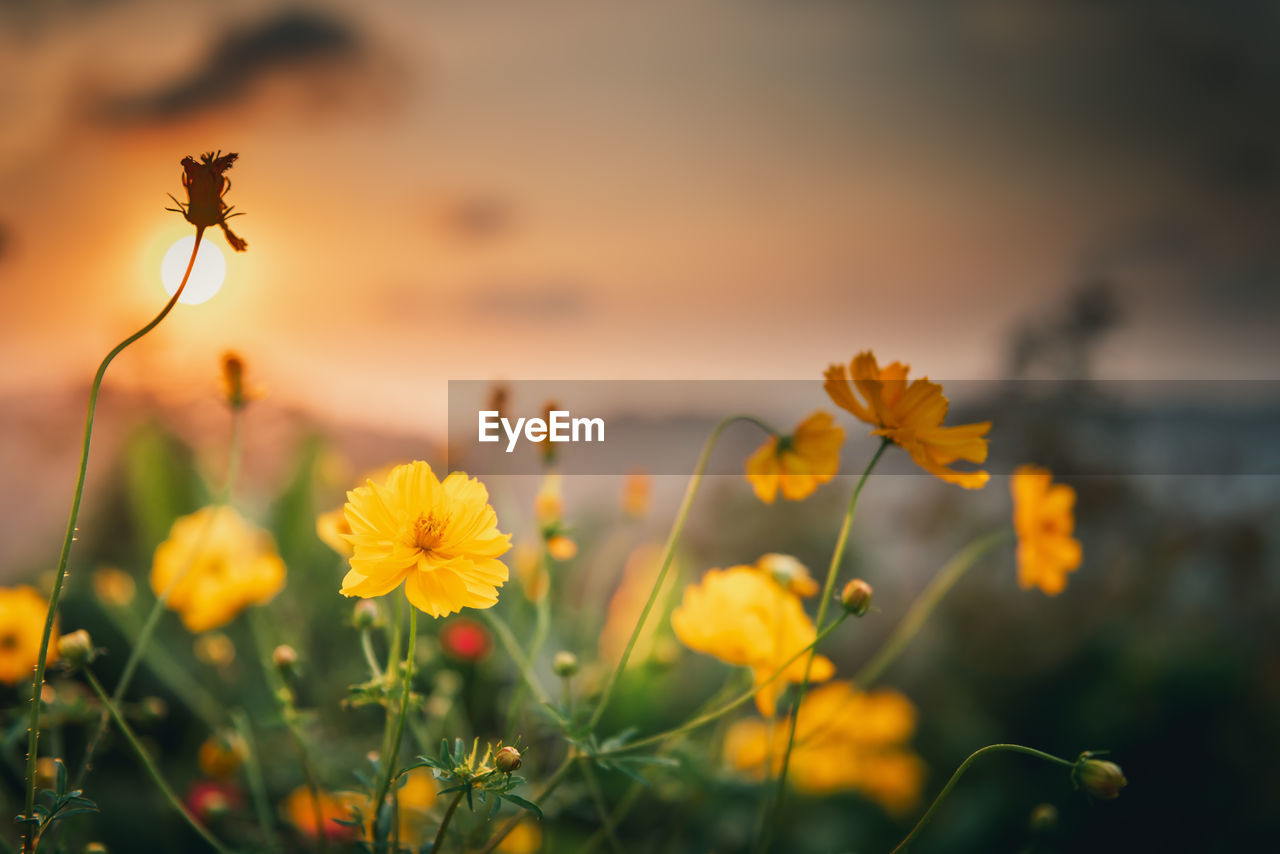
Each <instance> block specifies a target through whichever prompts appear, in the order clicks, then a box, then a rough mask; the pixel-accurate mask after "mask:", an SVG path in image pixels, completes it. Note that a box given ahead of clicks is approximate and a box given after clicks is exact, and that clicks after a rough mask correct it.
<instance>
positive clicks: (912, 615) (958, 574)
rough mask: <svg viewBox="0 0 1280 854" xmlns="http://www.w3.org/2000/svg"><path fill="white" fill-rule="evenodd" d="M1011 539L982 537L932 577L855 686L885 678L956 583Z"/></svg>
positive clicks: (1006, 535) (866, 685)
mask: <svg viewBox="0 0 1280 854" xmlns="http://www.w3.org/2000/svg"><path fill="white" fill-rule="evenodd" d="M1010 536H1012V534H1011V532H1009V531H996V532H995V533H991V534H987V535H985V536H982V537H979V538H978V539H976V540H974V541H973V542H972V543H970V544H969V545H967V546H965V547H964V548H963V549H961V550H960V551H959V552H958V553H957V554H956V555H955V557H953V558H951V560H949V561H947V562H946V563H945V564H944V565H943V567H942V569H940V570H938V574H937V575H935V576H934V577H933V580H932V581H930V582H929V583H928V585H926V586H925V588H924V590H922V591H920V595H919V596H917V597H916V600H915V601H914V602H912V603H911V607H910V608H909V609H908V610H907V614H906V616H905V617H903V618H902V622H900V623H898V626H897V628H895V629H894V630H893V634H891V635H890V636H889V639H888V640H886V641H885V643H884V645H883V646H881V647H880V650H879V652H877V653H876V654H875V655H874V656H873V657H872V659H871V660H870V661H868V662H867V663H866V664H864V665H863V666H862V668H861V669H860V670H859V671H858V673H857V675H855V676H854V677H853V681H854V684H855V685H857V686H858V687H859V688H861V689H862V690H864V691H865V690H866V689H868V688H870V687H871V685H872V684H873V683H875V681H876V680H877V679H879V678H880V677H881V676H882V675H884V672H885V670H887V669H888V667H889V665H890V664H892V663H893V662H894V661H895V660H896V659H897V657H898V656H899V655H900V654H901V653H902V650H903V649H905V648H906V646H907V644H909V643H910V642H911V640H912V638H914V637H915V636H916V634H917V633H918V632H919V631H920V628H921V627H922V626H923V625H924V624H925V621H926V620H928V619H929V616H930V615H931V614H932V613H933V611H934V609H935V608H937V607H938V604H939V603H940V602H941V601H942V599H943V597H944V596H946V595H947V592H948V591H949V590H951V588H952V587H954V586H955V585H956V582H958V581H959V580H960V579H961V578H963V577H964V575H965V573H967V572H968V571H969V570H970V568H972V567H973V565H974V564H976V563H977V562H978V561H979V560H981V559H982V558H983V557H985V556H986V555H987V554H988V553H989V552H991V551H992V550H993V549H995V548H996V547H997V546H1000V545H1002V544H1003V543H1004V542H1006V541H1007V540H1008V539H1009V538H1010Z"/></svg>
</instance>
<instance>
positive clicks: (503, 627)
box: [480, 608, 551, 705]
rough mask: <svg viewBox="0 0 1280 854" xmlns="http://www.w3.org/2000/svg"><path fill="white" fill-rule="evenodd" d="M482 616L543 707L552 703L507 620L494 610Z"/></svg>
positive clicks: (483, 612)
mask: <svg viewBox="0 0 1280 854" xmlns="http://www.w3.org/2000/svg"><path fill="white" fill-rule="evenodd" d="M480 615H481V617H482V618H483V619H484V621H485V622H486V623H488V625H489V628H491V629H493V633H494V634H495V635H497V636H498V642H499V643H501V644H502V647H503V649H505V650H506V651H507V655H509V656H511V659H512V661H514V662H515V663H516V668H517V669H518V670H519V671H520V676H521V677H522V678H523V679H524V681H525V684H526V685H528V686H529V690H530V691H532V692H533V696H534V697H535V698H536V699H537V700H538V702H539V703H540V704H542V705H546V704H547V703H550V702H551V695H549V694H548V693H547V690H546V689H545V688H543V687H542V684H541V683H539V682H538V675H537V674H536V673H534V672H533V663H532V662H530V661H529V659H528V658H526V657H525V654H524V650H522V649H521V648H520V642H519V641H517V640H516V636H515V635H514V634H512V633H511V627H510V626H508V625H507V624H506V621H505V620H503V619H502V618H501V617H500V616H498V615H497V614H495V613H494V612H493V609H492V608H490V609H488V610H486V611H481V612H480Z"/></svg>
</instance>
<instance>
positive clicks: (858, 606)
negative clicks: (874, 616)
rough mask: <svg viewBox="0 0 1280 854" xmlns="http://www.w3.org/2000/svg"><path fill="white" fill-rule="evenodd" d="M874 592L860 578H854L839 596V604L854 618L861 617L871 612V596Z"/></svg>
mask: <svg viewBox="0 0 1280 854" xmlns="http://www.w3.org/2000/svg"><path fill="white" fill-rule="evenodd" d="M873 593H874V591H873V590H872V589H871V585H870V584H868V583H867V582H865V581H863V580H862V579H861V578H855V579H854V580H853V581H850V582H849V583H848V584H846V585H845V586H844V591H843V592H841V594H840V604H841V605H843V606H844V609H845V610H846V611H848V612H849V613H850V614H853V616H855V617H861V616H863V615H864V614H866V613H867V611H869V610H871V596H872V594H873Z"/></svg>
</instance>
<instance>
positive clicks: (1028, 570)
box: [1009, 465, 1082, 596]
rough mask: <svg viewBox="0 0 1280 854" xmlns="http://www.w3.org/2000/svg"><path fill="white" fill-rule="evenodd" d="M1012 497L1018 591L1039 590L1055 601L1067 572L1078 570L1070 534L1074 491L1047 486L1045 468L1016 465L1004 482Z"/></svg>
mask: <svg viewBox="0 0 1280 854" xmlns="http://www.w3.org/2000/svg"><path fill="white" fill-rule="evenodd" d="M1009 489H1010V491H1011V492H1012V493H1013V527H1014V530H1015V531H1017V534H1018V586H1019V587H1021V588H1023V589H1024V590H1029V589H1031V588H1032V587H1039V588H1040V589H1041V590H1042V591H1043V592H1045V593H1046V594H1048V595H1049V596H1057V595H1058V594H1059V593H1061V592H1062V591H1063V589H1064V588H1065V587H1066V586H1067V573H1069V572H1074V571H1075V570H1076V569H1077V568H1079V566H1080V561H1081V559H1082V552H1081V549H1080V541H1079V540H1077V539H1076V538H1075V537H1073V536H1071V532H1072V531H1073V530H1074V529H1075V514H1074V512H1073V511H1074V508H1075V503H1076V491H1075V490H1074V489H1072V488H1071V487H1070V486H1067V485H1066V484H1065V483H1053V477H1052V475H1050V474H1049V470H1048V469H1043V468H1039V467H1038V466H1027V465H1024V466H1019V467H1018V468H1017V470H1015V471H1014V473H1013V477H1012V478H1011V479H1010V480H1009Z"/></svg>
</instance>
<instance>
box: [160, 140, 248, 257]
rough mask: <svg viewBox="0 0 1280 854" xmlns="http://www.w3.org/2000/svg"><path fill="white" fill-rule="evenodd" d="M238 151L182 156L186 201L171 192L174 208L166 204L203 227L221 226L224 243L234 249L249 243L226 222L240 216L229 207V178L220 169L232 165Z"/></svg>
mask: <svg viewBox="0 0 1280 854" xmlns="http://www.w3.org/2000/svg"><path fill="white" fill-rule="evenodd" d="M239 156H240V155H239V154H236V153H234V152H233V153H231V154H223V153H222V152H221V151H216V152H215V151H208V152H205V153H204V154H202V155H200V160H199V161H197V160H196V159H195V158H193V157H190V156H188V157H184V158H182V186H183V187H185V188H186V190H187V201H186V204H183V203H182V202H180V201H178V200H177V199H176V198H174V196H173V195H172V194H170V195H169V198H171V199H173V202H174V204H176V205H177V207H176V208H166V210H171V211H173V212H174V213H180V214H182V215H183V216H184V217H185V218H186V220H187V222H189V223H191V224H192V225H194V226H195V227H196V228H197V229H199V230H201V231H203V230H204V229H206V228H210V227H212V226H215V225H216V226H218V227H219V228H221V229H222V233H223V235H224V236H225V237H226V238H227V245H228V246H230V247H231V248H232V249H234V250H235V251H237V252H243V251H245V250H246V249H248V248H249V244H248V243H246V242H245V241H244V240H243V239H242V238H240V237H237V236H236V235H235V234H234V233H233V232H232V231H231V229H230V227H228V226H227V220H229V219H231V218H232V217H237V216H241V214H240V213H232V210H234V208H231V207H228V206H227V203H226V201H225V200H224V198H223V197H224V196H225V195H226V194H227V193H228V192H229V191H230V190H231V179H230V178H228V177H226V175H224V174H223V173H224V172H226V171H227V170H228V169H230V168H231V166H232V164H234V163H235V162H236V158H238V157H239Z"/></svg>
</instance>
